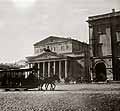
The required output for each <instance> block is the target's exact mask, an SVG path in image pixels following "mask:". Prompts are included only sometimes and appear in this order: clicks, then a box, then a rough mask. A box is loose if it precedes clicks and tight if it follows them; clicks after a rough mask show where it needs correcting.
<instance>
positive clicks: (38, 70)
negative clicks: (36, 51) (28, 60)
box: [37, 63, 40, 78]
mask: <svg viewBox="0 0 120 111" xmlns="http://www.w3.org/2000/svg"><path fill="white" fill-rule="evenodd" d="M37 76H38V78H39V77H40V63H38V75H37Z"/></svg>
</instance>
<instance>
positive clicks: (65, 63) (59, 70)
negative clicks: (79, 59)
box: [29, 60, 68, 79]
mask: <svg viewBox="0 0 120 111" xmlns="http://www.w3.org/2000/svg"><path fill="white" fill-rule="evenodd" d="M52 62H53V63H52V64H51V62H40V63H42V68H43V69H42V73H43V77H44V76H45V72H46V67H45V64H46V63H48V65H47V73H48V77H50V73H51V69H50V68H51V65H53V66H52V67H53V74H54V75H55V74H56V69H57V68H56V63H58V68H59V69H58V70H57V71H58V72H57V73H58V74H59V78H60V79H62V78H61V77H62V76H61V74H62V67H63V66H62V61H52ZM40 63H37V64H38V69H41V67H40ZM33 65H34V64H29V68H32V67H33ZM64 66H65V67H64V74H65V75H64V77H65V78H67V77H68V61H67V60H64Z"/></svg>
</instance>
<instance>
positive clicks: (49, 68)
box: [26, 36, 90, 81]
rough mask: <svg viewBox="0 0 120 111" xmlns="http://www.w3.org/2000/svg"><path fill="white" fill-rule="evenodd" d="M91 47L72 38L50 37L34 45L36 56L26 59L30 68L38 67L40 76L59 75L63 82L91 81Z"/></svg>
mask: <svg viewBox="0 0 120 111" xmlns="http://www.w3.org/2000/svg"><path fill="white" fill-rule="evenodd" d="M89 55H90V54H89V45H88V44H86V43H84V42H80V41H78V40H74V39H71V38H63V37H55V36H50V37H48V38H46V39H44V40H41V41H40V42H37V43H35V44H34V55H33V56H29V57H26V58H27V61H28V64H29V67H30V68H32V67H33V66H34V65H36V66H37V67H38V69H39V71H38V74H39V75H40V76H42V77H49V76H51V75H53V74H58V75H59V78H60V79H61V81H62V80H63V81H64V80H65V79H66V78H69V79H70V80H74V79H78V78H79V79H81V80H83V81H88V80H90V76H89Z"/></svg>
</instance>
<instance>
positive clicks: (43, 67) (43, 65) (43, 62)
mask: <svg viewBox="0 0 120 111" xmlns="http://www.w3.org/2000/svg"><path fill="white" fill-rule="evenodd" d="M43 77H45V62H43Z"/></svg>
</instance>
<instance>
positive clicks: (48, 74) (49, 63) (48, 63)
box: [48, 62, 50, 77]
mask: <svg viewBox="0 0 120 111" xmlns="http://www.w3.org/2000/svg"><path fill="white" fill-rule="evenodd" d="M48 77H50V62H48Z"/></svg>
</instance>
